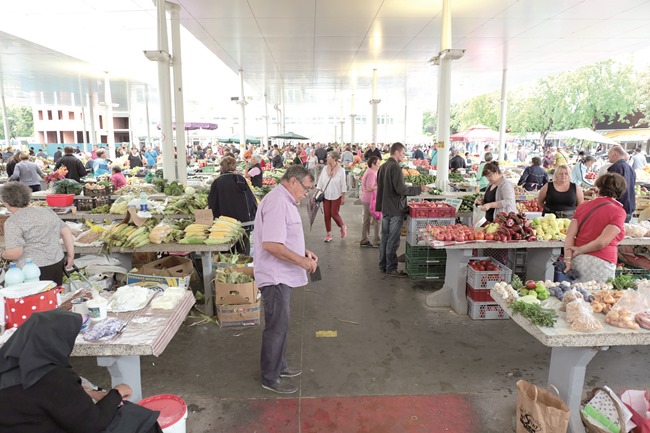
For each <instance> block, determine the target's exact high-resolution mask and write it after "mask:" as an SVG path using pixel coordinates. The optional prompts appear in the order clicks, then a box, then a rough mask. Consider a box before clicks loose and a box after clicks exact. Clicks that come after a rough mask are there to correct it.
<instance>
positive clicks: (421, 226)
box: [405, 202, 456, 280]
mask: <svg viewBox="0 0 650 433" xmlns="http://www.w3.org/2000/svg"><path fill="white" fill-rule="evenodd" d="M441 205H442V206H441ZM455 217H456V209H455V208H454V207H453V206H449V205H443V204H442V203H439V204H436V205H435V206H434V205H432V204H431V203H428V202H411V203H409V215H408V217H407V218H406V254H405V256H406V273H407V274H408V275H409V278H411V279H413V280H423V279H426V280H444V278H445V267H446V264H447V252H446V251H445V250H439V249H433V248H431V247H430V245H429V240H428V238H427V237H426V236H425V234H424V233H423V232H424V231H426V228H427V227H428V226H432V225H452V224H454V222H455Z"/></svg>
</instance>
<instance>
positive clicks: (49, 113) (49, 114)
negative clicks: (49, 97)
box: [47, 110, 52, 120]
mask: <svg viewBox="0 0 650 433" xmlns="http://www.w3.org/2000/svg"><path fill="white" fill-rule="evenodd" d="M47 120H52V110H47Z"/></svg>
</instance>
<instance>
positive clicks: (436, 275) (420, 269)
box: [406, 261, 446, 280]
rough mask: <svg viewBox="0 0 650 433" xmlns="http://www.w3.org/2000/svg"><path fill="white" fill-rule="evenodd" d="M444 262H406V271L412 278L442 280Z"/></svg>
mask: <svg viewBox="0 0 650 433" xmlns="http://www.w3.org/2000/svg"><path fill="white" fill-rule="evenodd" d="M445 268H446V265H445V263H442V264H427V263H413V262H411V261H407V262H406V273H407V274H408V276H409V278H411V279H412V280H444V279H445Z"/></svg>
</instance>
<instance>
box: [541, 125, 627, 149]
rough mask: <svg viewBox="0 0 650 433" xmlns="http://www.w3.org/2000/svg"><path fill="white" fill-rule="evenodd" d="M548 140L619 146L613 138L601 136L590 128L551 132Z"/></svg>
mask: <svg viewBox="0 0 650 433" xmlns="http://www.w3.org/2000/svg"><path fill="white" fill-rule="evenodd" d="M547 138H575V139H576V140H584V141H592V142H594V143H604V144H609V145H615V144H618V143H617V142H616V141H614V140H612V139H611V138H607V137H605V136H602V135H600V134H599V133H597V132H594V131H592V130H591V129H589V128H578V129H568V130H566V131H556V132H550V133H549V134H548V135H547Z"/></svg>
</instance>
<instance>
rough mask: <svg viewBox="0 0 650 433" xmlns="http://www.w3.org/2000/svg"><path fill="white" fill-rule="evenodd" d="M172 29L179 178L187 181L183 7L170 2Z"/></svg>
mask: <svg viewBox="0 0 650 433" xmlns="http://www.w3.org/2000/svg"><path fill="white" fill-rule="evenodd" d="M169 8H170V15H171V24H172V25H171V30H172V55H173V61H172V67H173V68H174V69H173V70H174V115H175V116H174V118H175V119H176V155H177V157H176V168H177V175H178V177H177V179H178V180H179V181H180V182H183V183H186V182H187V157H186V155H187V145H186V144H185V109H184V107H183V64H182V61H181V19H180V10H181V7H180V6H178V5H177V4H175V3H169Z"/></svg>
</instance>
